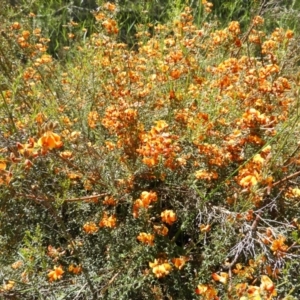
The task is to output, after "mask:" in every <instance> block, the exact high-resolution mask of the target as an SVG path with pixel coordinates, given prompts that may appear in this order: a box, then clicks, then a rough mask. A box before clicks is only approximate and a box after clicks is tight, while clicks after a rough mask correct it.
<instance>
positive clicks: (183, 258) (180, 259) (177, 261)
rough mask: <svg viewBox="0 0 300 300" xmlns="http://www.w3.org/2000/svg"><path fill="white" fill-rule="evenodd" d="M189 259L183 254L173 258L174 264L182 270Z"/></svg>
mask: <svg viewBox="0 0 300 300" xmlns="http://www.w3.org/2000/svg"><path fill="white" fill-rule="evenodd" d="M188 260H189V258H188V257H186V256H181V257H177V258H173V259H172V263H173V264H174V266H175V267H176V268H177V269H179V270H181V269H182V268H183V267H184V265H185V263H186V262H187V261H188Z"/></svg>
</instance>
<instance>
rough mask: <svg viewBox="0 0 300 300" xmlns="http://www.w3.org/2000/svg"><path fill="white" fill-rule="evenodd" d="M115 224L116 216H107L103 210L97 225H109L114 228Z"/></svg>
mask: <svg viewBox="0 0 300 300" xmlns="http://www.w3.org/2000/svg"><path fill="white" fill-rule="evenodd" d="M116 226H117V218H116V216H115V215H112V216H108V215H107V213H106V212H105V213H104V215H103V217H102V219H101V221H100V222H99V227H109V228H114V227H116Z"/></svg>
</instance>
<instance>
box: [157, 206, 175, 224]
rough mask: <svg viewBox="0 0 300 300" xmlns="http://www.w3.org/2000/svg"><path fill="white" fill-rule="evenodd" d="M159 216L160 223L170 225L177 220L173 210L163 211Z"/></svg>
mask: <svg viewBox="0 0 300 300" xmlns="http://www.w3.org/2000/svg"><path fill="white" fill-rule="evenodd" d="M160 216H161V219H162V221H163V222H165V223H167V224H169V225H172V224H173V223H174V222H176V220H177V217H176V214H175V212H174V211H173V210H169V209H166V210H165V211H163V212H162V213H161V215H160Z"/></svg>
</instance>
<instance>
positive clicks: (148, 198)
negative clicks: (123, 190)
mask: <svg viewBox="0 0 300 300" xmlns="http://www.w3.org/2000/svg"><path fill="white" fill-rule="evenodd" d="M156 201H157V194H156V193H155V192H147V191H144V192H142V193H141V196H140V198H139V199H137V200H136V201H135V202H134V204H133V216H134V217H135V218H137V217H138V216H139V209H141V208H148V207H149V206H150V204H151V203H152V202H156Z"/></svg>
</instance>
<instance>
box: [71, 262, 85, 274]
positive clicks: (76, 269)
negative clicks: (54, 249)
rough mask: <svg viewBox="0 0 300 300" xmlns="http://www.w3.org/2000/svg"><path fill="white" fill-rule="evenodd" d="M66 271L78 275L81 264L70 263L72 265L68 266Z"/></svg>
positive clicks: (80, 270)
mask: <svg viewBox="0 0 300 300" xmlns="http://www.w3.org/2000/svg"><path fill="white" fill-rule="evenodd" d="M68 271H69V272H70V273H73V274H75V275H78V274H80V273H81V272H82V267H81V265H79V266H74V265H73V264H72V265H70V266H69V268H68Z"/></svg>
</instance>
